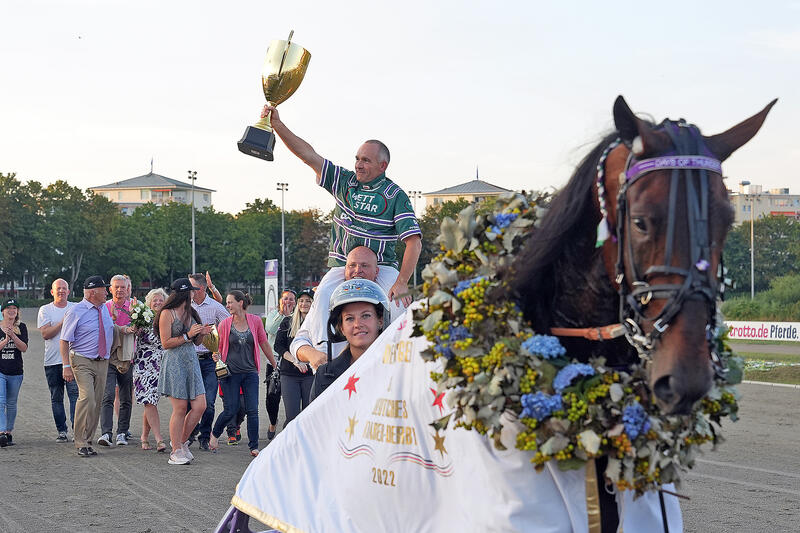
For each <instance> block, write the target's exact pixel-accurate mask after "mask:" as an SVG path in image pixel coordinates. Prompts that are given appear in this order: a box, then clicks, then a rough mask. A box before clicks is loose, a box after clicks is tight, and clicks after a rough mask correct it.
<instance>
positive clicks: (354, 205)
mask: <svg viewBox="0 0 800 533" xmlns="http://www.w3.org/2000/svg"><path fill="white" fill-rule="evenodd" d="M346 199H347V205H348V206H349V207H350V209H352V210H353V211H355V212H356V213H362V214H365V215H382V214H383V213H385V212H386V208H387V207H389V202H388V201H387V200H386V198H384V196H383V195H382V194H377V193H373V192H363V191H361V192H357V191H355V190H353V189H349V190H348V191H347V196H346Z"/></svg>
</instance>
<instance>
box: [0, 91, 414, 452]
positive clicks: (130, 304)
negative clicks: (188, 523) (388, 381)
mask: <svg viewBox="0 0 800 533" xmlns="http://www.w3.org/2000/svg"><path fill="white" fill-rule="evenodd" d="M269 112H271V113H272V124H273V127H274V129H275V132H276V133H277V134H278V136H279V137H280V138H281V139H282V140H283V141H284V143H285V144H286V145H287V147H288V148H289V149H290V150H291V151H292V152H293V153H294V154H295V155H297V157H299V158H300V159H301V160H302V161H303V162H305V163H306V164H307V165H309V166H310V167H311V168H312V169H313V170H314V171H315V173H316V175H317V184H318V185H320V186H321V187H323V188H325V189H326V190H327V191H329V192H330V193H331V195H332V196H333V197H334V199H335V201H336V207H335V210H334V216H333V226H332V229H331V241H330V252H329V257H328V265H329V266H330V267H332V268H331V269H330V271H329V272H328V273H327V274H326V275H325V276H324V277H323V278H322V280H321V281H320V283H319V285H318V286H317V287H316V289H315V290H314V291H311V290H302V291H300V292H295V291H293V290H291V289H288V288H284V290H283V292H282V293H281V298H280V301H279V305H278V308H277V309H275V310H272V311H271V312H270V313H268V314H267V315H266V316H265V318H264V320H263V321H262V319H261V317H259V316H257V315H254V314H252V313H248V312H247V309H248V307H249V305H250V304H251V303H252V301H251V299H250V297H249V295H247V294H246V293H244V292H242V291H238V290H231V291H229V292H228V293H227V294H226V295H225V298H224V300H223V297H222V294H221V293H220V292H219V291H218V290H217V288H216V287H215V286H214V284H213V283H212V281H211V277H210V275H209V274H208V273H206V274H205V275H203V274H197V273H194V274H190V275H189V276H188V277H186V278H180V279H177V280H175V281H174V282H173V283H172V284H171V287H170V289H171V290H170V292H169V293H167V291H165V290H164V289H161V288H157V289H153V290H151V291H150V292H149V293H147V296H146V297H145V304H146V306H147V307H148V308H149V309H150V310H152V312H153V314H154V318H153V323H152V326H151V327H144V326H142V325H134V324H133V323H132V318H136V317H135V316H134V315H135V314H136V313H135V312H133V311H132V309H133V308H134V306H136V305H137V301H136V299H134V298H131V290H132V287H131V280H130V278H129V277H128V276H126V275H124V274H117V275H115V276H113V277H112V278H111V283H110V284H107V283H106V282H105V280H104V279H103V277H101V276H90V277H88V278H87V279H86V280H85V281H84V284H83V299H82V300H81V301H80V302H77V303H73V302H70V301H68V299H67V297H68V295H69V291H70V287H69V285H68V283H67V282H66V281H65V280H63V279H60V278H59V279H56V280H55V281H54V282H53V283H52V286H51V294H52V297H53V301H52V302H51V303H48V304H47V305H44V306H42V307H41V308H40V309H39V314H38V319H37V327H38V329H39V331H40V332H41V334H42V338H43V339H44V369H45V376H46V378H47V385H48V388H49V390H50V399H51V407H52V413H53V420H54V422H55V426H56V432H57V437H56V441H57V442H62V443H63V442H69V440H70V438H69V428H70V427H71V428H72V440H73V441H74V443H75V447H76V449H77V454H78V456H80V457H91V456H94V455H97V454H98V452H97V450H95V448H94V447H93V444H97V445H99V446H109V447H110V446H126V445H128V444H129V441H130V440H131V438H132V435H131V432H130V428H131V425H130V422H131V415H132V411H133V400H134V399H135V400H136V403H137V404H139V405H141V406H142V424H141V426H142V433H141V436H140V443H141V448H142V450H153V449H154V448H153V446H151V443H150V436H151V434H152V437H153V438H154V441H155V450H156V451H157V452H165V453H166V452H169V459H168V463H169V464H172V465H184V464H188V463H190V462H191V461H192V460H193V459H194V455H193V454H192V451H191V449H190V446H191V445H192V444H193V443H194V442H195V441H196V442H197V443H198V448H199V450H201V451H208V452H213V451H216V450H218V449H219V447H220V439H221V437H222V435H223V431H227V434H228V444H231V445H232V444H237V443H238V442H239V440H241V438H242V436H241V429H240V426H241V425H242V423H243V422H244V420H245V419H246V421H247V424H246V431H247V444H248V448H249V450H250V454H251V455H252V456H253V457H255V456H257V455H258V451H259V431H260V430H259V416H258V411H259V409H258V406H259V398H260V388H261V387H260V383H261V379H260V375H261V359H262V357H263V358H264V359H266V361H267V364H266V371H265V375H266V380H265V383H267V386H266V387H265V389H266V393H265V403H266V410H267V414H268V417H269V428H268V431H267V439H268V440H272V439H273V438H274V437H275V435H276V433H277V431H278V429H277V424H278V413H279V407H280V402H281V401H283V404H284V409H285V422H284V427H285V425H286V424H288V423H291V421H292V420H294V419H295V418H296V417H297V416H298V415H299V414H300V413H301V412H302V410H303V409H305V408H306V407H307V406H308V405H309V403H310V402H311V401H313V400H314V399H315V398H317V397H319V396H320V395H321V394H322V392H323V391H324V390H325V389H326V388H327V387H328V386H329V385H330V384H331V383H333V381H335V380H336V378H338V377H339V376H340V375H341V374H342V373H343V372H345V370H346V369H347V368H348V367H349V366H350V365H351V364H352V363H353V362H355V361H356V360H357V359H358V358H359V357H360V356H361V355H362V354H363V353H364V352H366V350H367V349H368V348H369V346H370V345H371V344H372V342H373V341H374V340H375V339H376V338H377V337H378V335H379V334H380V331H381V330H382V329H383V327H384V326H385V325H387V324H388V323H390V322H391V321H392V319H393V318H397V317H398V316H400V315H401V314H402V313H404V312H405V308H406V306H407V305H409V304H410V302H411V297H410V295H409V291H408V281H409V278H410V277H411V274H412V273H413V270H414V268H416V263H417V260H418V258H419V252H420V250H421V233H420V230H419V224H418V223H417V220H416V217H415V215H414V212H413V209H412V208H411V202H410V200H409V199H408V196H407V195H406V193H405V192H404V191H403V190H402V189H401V188H400V187H398V186H397V185H396V184H395V183H394V182H393V181H391V180H390V179H389V178H387V177H386V175H385V170H386V167H387V166H388V164H389V150H388V148H386V146H385V145H384V144H383V143H382V142H380V141H376V140H370V141H367V142H365V143H364V144H363V145H362V146H361V147H360V148H359V149H358V152H357V154H356V163H355V171H350V170H347V169H344V168H342V167H340V166H336V165H333V164H332V163H331V162H330V161H328V160H326V159H324V158H322V157H321V156H319V155H318V154H317V153H316V152H315V151H314V149H313V148H312V147H311V145H309V144H308V143H307V142H306V141H304V140H302V139H300V138H299V137H297V136H296V135H295V134H294V133H292V132H291V131H290V130H289V129H288V128H287V127H286V126H285V125H284V124H283V122H282V121H281V119H280V116H279V115H278V113H277V111H276V110H275V109H274V108H272V107H269V106H267V107H265V109H264V111H263V113H265V114H266V113H269ZM397 240H401V241H403V242H404V243H405V245H406V246H405V252H404V255H403V258H402V259H403V261H402V265H400V264H399V262H398V258H397V257H396V256H395V252H394V243H395V242H396V241H397ZM108 291H110V294H111V298H110V299H108V300H107V292H108ZM390 301H391V302H393V304H390ZM223 302H224V304H223ZM2 314H3V317H2V318H3V319H2V321H1V322H0V447H6V446H10V445H14V444H15V443H14V441H13V437H12V432H13V429H14V423H15V418H16V404H17V398H18V395H19V390H20V386H21V384H22V378H23V363H22V361H23V353H25V352H26V351H27V349H28V331H27V328H26V325H25V324H24V323H22V322H21V321H20V316H19V304H18V302H17V301H16V300H14V299H10V300H8V301H6V302H5V303H3V305H2ZM211 335H213V336H215V339H216V340H217V341H218V342H216V343H214V342H204V341H208V338H207V337H209V336H211ZM218 389H219V391H220V395H221V397H222V400H223V402H222V403H223V410H222V412H221V413H219V414H218V416H217V417H216V420H215V418H214V415H215V402H216V395H217V391H218ZM64 391H66V395H67V398H68V400H69V422H70V423H69V425H68V424H67V414H66V409H65V406H64ZM163 397H166V398H168V399H169V401H170V406H171V408H172V412H171V415H170V419H169V431H168V432H169V440H168V441H167V440H166V439H165V438H164V434H163V433H162V429H161V422H160V419H159V412H158V403H159V400H160V399H161V398H163ZM115 414H116V429H115V426H114V416H115ZM98 424H99V427H100V430H99V437H98V438H97V440H95V439H94V437H95V432H96V431H97V429H98Z"/></svg>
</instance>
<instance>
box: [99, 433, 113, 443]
mask: <svg viewBox="0 0 800 533" xmlns="http://www.w3.org/2000/svg"><path fill="white" fill-rule="evenodd" d="M97 444H99V445H100V446H111V433H103V434H102V435H101V436H100V438H99V439H97Z"/></svg>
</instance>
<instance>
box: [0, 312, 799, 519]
mask: <svg viewBox="0 0 800 533" xmlns="http://www.w3.org/2000/svg"><path fill="white" fill-rule="evenodd" d="M22 317H23V321H24V322H26V323H27V324H28V326H29V329H30V330H31V342H30V348H29V350H28V352H27V354H26V355H25V361H26V362H25V378H24V381H23V384H22V389H21V391H20V397H19V410H18V415H17V422H16V429H15V431H14V440H15V442H17V443H18V445H17V446H13V447H10V448H3V449H0V481H1V482H2V488H1V489H0V494H1V495H2V502H1V503H0V531H2V532H17V531H43V532H49V531H53V532H56V531H57V532H62V531H70V532H72V531H78V532H95V531H97V532H109V531H116V530H120V529H121V530H124V531H126V532H138V533H156V532H158V533H160V532H179V531H212V530H213V529H214V527H216V524H217V523H218V521H219V520H220V518H221V517H222V515H223V514H224V512H225V510H226V509H227V507H228V505H229V502H230V498H231V496H232V494H233V491H234V488H235V486H236V483H237V482H238V480H239V478H240V477H241V475H242V473H243V472H244V470H245V468H246V467H247V465H248V464H249V463H250V456H249V454H248V450H247V446H246V444H240V445H239V446H223V447H222V449H221V450H220V452H219V453H216V454H210V453H205V452H200V451H198V450H197V449H196V446H193V449H194V453H195V456H196V458H195V461H194V462H193V463H192V464H191V465H189V466H170V465H168V464H167V456H166V455H165V454H158V453H156V452H155V451H143V450H141V449H140V441H139V438H138V436H139V434H140V432H141V414H142V409H141V407H140V406H138V405H136V404H134V410H133V416H132V420H131V426H132V427H131V432H132V433H133V434H134V438H133V439H132V440H131V443H130V445H129V446H125V447H111V448H104V447H101V446H96V447H95V448H96V449H98V451H99V453H100V455H98V456H97V457H92V458H87V459H82V458H79V457H78V456H77V455H76V453H75V448H74V445H73V443H67V444H60V443H56V442H55V437H56V431H55V425H54V423H53V418H52V414H51V410H50V398H49V392H48V389H47V385H46V382H45V379H44V371H43V369H42V365H41V361H42V352H43V343H42V338H41V335H39V332H38V330H36V328H35V325H36V310H35V309H25V310H23V315H22ZM740 390H741V392H742V393H743V398H742V402H741V405H742V411H741V417H742V420H741V421H740V422H738V423H736V424H728V425H726V427H725V435H726V437H727V439H728V440H727V442H726V443H724V444H723V445H722V446H721V447H720V449H719V450H718V451H717V452H716V453H710V452H709V453H706V454H705V456H704V457H703V458H701V459H700V461H698V465H697V467H696V468H695V469H694V470H693V471H692V472H691V473H690V474H688V475H687V476H686V478H685V479H686V481H685V484H684V486H683V488H682V489H681V491H680V492H682V493H684V494H686V495H688V496H689V497H690V498H691V500H690V501H684V502H682V508H683V512H684V522H685V527H686V531H702V532H703V533H714V532H729V531H759V530H761V531H787V532H788V531H797V524H798V523H800V453H798V451H797V442H798V438H799V437H800V423H798V413H800V390H797V389H789V388H780V387H769V386H765V385H742V386H741V388H740ZM263 394H264V393H263V391H262V392H261V398H262V401H261V406H260V409H261V412H260V420H261V424H260V428H261V430H260V437H261V439H260V445H261V446H262V447H263V446H266V445H267V444H268V441H267V439H266V432H267V425H266V423H265V422H266V420H267V416H266V411H265V409H264V405H263ZM221 409H222V405H221V402H220V401H219V400H218V401H217V410H218V411H217V412H219V411H220V410H221ZM159 412H160V413H161V424H162V428H164V435H165V437H166V435H167V434H168V431H167V423H168V420H169V412H170V410H169V405H168V404H167V403H164V402H162V404H161V405H160V406H159ZM282 421H283V414H282V413H281V417H280V421H279V424H282ZM279 427H280V426H279ZM96 436H99V435H97V434H96ZM151 442H152V439H151ZM251 527H252V528H253V529H254V530H258V529H259V528H260V529H266V528H265V527H264V526H263V525H261V524H252V526H251ZM626 531H627V530H626Z"/></svg>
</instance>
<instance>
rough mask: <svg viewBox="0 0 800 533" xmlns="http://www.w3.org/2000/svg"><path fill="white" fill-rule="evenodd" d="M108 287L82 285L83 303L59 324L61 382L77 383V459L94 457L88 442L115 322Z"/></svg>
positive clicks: (92, 282)
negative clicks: (107, 304)
mask: <svg viewBox="0 0 800 533" xmlns="http://www.w3.org/2000/svg"><path fill="white" fill-rule="evenodd" d="M106 287H108V284H107V283H106V282H105V280H104V279H103V278H102V277H101V276H89V277H88V278H86V281H85V282H84V283H83V300H81V301H80V302H78V303H77V304H75V305H74V306H72V307H70V308H69V309H68V310H67V312H66V314H65V315H64V322H63V324H62V325H61V340H60V345H59V347H60V350H61V363H62V364H61V368H62V372H63V377H64V381H72V380H73V379H74V380H75V382H76V383H77V384H78V401H77V402H76V404H75V425H74V428H73V431H74V433H75V447H76V448H77V449H78V455H79V456H80V457H89V456H91V455H97V452H96V451H94V448H92V446H91V443H92V439H93V438H94V431H95V429H97V422H98V420H99V419H100V402H101V401H102V400H103V391H104V390H105V386H106V375H107V373H108V357H109V354H110V348H111V343H112V342H113V340H114V322H113V320H112V319H111V314H110V313H109V312H108V308H107V307H106V306H105V305H104V304H105V303H106Z"/></svg>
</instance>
